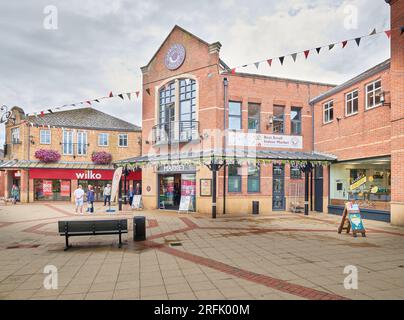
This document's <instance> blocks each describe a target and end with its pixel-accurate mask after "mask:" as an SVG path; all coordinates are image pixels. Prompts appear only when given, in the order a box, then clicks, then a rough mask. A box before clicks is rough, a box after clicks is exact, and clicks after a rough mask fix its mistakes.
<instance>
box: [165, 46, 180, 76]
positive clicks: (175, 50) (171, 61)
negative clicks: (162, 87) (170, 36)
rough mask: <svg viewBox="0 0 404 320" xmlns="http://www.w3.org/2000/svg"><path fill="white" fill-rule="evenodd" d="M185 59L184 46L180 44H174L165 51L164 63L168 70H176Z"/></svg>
mask: <svg viewBox="0 0 404 320" xmlns="http://www.w3.org/2000/svg"><path fill="white" fill-rule="evenodd" d="M184 61H185V48H184V46H183V45H181V44H174V45H173V46H172V47H171V48H170V49H169V50H168V52H167V54H166V58H165V61H164V62H165V65H166V67H167V68H168V69H170V70H176V69H178V68H179V67H181V65H182V64H183V63H184Z"/></svg>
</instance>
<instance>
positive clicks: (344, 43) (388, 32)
mask: <svg viewBox="0 0 404 320" xmlns="http://www.w3.org/2000/svg"><path fill="white" fill-rule="evenodd" d="M396 30H400V35H402V34H403V33H404V26H402V27H399V28H395V29H390V30H384V31H379V32H377V31H376V29H373V30H372V32H371V33H370V34H367V35H363V36H360V37H356V38H351V39H347V40H343V41H339V42H334V43H330V44H327V45H323V46H319V47H315V48H311V49H307V50H303V51H298V52H294V53H290V54H286V55H283V56H279V57H274V58H267V59H265V60H261V61H256V62H253V63H248V64H243V65H240V66H237V67H234V68H232V69H231V70H230V73H231V74H235V73H236V70H237V69H239V68H246V67H249V66H252V65H254V66H255V67H256V68H257V70H258V69H259V67H260V65H261V63H265V62H266V63H267V64H268V65H269V67H271V66H272V63H273V62H274V61H276V60H279V62H280V64H281V65H282V66H283V63H284V61H285V57H289V56H290V57H292V60H293V62H296V60H297V56H298V55H299V54H304V57H305V59H307V58H308V57H309V55H310V53H311V52H312V51H315V52H317V54H320V52H321V50H322V49H323V48H328V51H330V50H332V49H333V48H334V47H335V46H336V45H341V47H342V49H344V48H345V47H346V46H347V44H348V43H349V42H351V41H355V43H356V45H357V46H358V47H359V45H360V43H361V40H362V39H363V38H366V37H372V36H375V35H378V34H383V33H384V34H385V35H386V36H387V38H390V37H391V33H392V31H396Z"/></svg>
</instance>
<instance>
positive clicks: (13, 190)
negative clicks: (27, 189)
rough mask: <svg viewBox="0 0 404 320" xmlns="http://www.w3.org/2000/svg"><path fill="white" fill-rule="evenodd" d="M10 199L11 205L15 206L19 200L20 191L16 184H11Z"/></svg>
mask: <svg viewBox="0 0 404 320" xmlns="http://www.w3.org/2000/svg"><path fill="white" fill-rule="evenodd" d="M11 198H12V199H13V204H16V203H17V201H18V200H20V189H19V188H18V186H17V185H16V184H13V186H12V188H11Z"/></svg>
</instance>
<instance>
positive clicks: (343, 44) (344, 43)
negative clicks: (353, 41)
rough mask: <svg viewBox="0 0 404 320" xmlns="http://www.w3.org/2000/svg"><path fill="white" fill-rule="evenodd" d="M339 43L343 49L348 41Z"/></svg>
mask: <svg viewBox="0 0 404 320" xmlns="http://www.w3.org/2000/svg"><path fill="white" fill-rule="evenodd" d="M341 43H342V48H345V46H346V44H347V43H348V40H344V41H342V42H341Z"/></svg>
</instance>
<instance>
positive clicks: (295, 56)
mask: <svg viewBox="0 0 404 320" xmlns="http://www.w3.org/2000/svg"><path fill="white" fill-rule="evenodd" d="M291 56H292V59H293V61H294V62H296V58H297V53H292V55H291Z"/></svg>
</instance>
